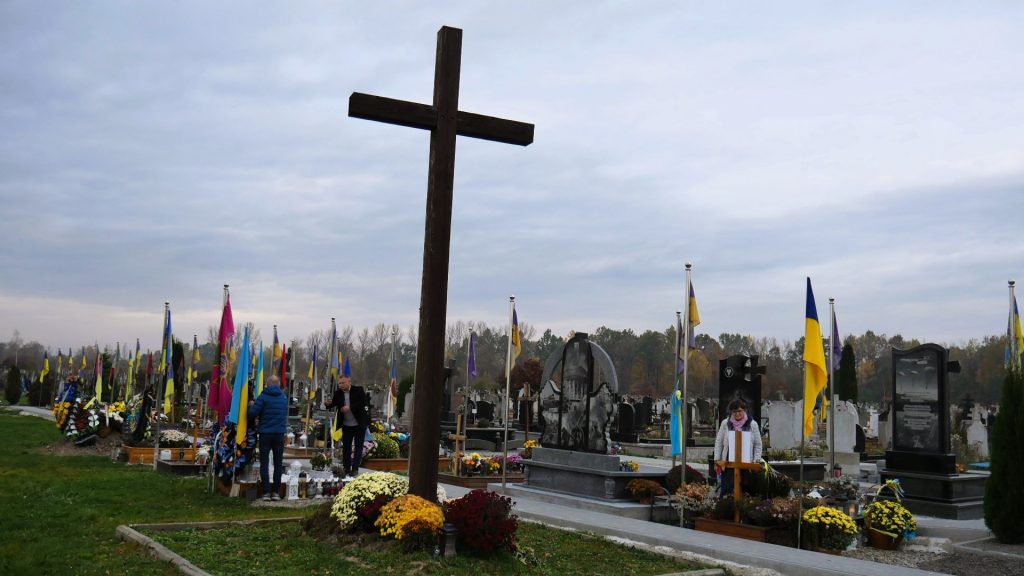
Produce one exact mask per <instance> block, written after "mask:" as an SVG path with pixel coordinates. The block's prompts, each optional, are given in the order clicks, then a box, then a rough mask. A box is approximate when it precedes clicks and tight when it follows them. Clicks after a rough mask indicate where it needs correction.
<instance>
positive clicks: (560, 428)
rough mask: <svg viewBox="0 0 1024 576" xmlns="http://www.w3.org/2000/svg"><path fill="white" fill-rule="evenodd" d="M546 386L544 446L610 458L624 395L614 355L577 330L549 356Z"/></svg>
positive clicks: (542, 409)
mask: <svg viewBox="0 0 1024 576" xmlns="http://www.w3.org/2000/svg"><path fill="white" fill-rule="evenodd" d="M542 382H544V385H543V388H542V389H541V394H540V403H541V416H542V418H543V433H542V435H541V444H542V445H544V446H545V447H551V448H560V449H566V450H580V451H586V452H597V453H601V454H606V453H607V452H608V450H609V448H610V445H611V425H612V421H613V419H614V417H615V409H616V405H615V399H614V394H615V393H616V392H617V391H618V381H617V380H616V377H615V367H614V366H613V365H612V362H611V358H610V357H609V356H608V353H607V352H605V351H604V349H602V348H601V347H600V346H598V345H597V344H595V343H594V342H591V341H590V340H588V339H587V335H586V334H584V333H582V332H577V333H576V334H575V335H574V336H573V337H572V338H571V339H570V340H569V341H568V342H567V343H566V344H565V346H563V347H562V348H561V349H560V350H558V351H556V352H555V353H554V354H552V356H551V357H550V358H548V361H547V363H546V364H545V366H544V372H543V377H542Z"/></svg>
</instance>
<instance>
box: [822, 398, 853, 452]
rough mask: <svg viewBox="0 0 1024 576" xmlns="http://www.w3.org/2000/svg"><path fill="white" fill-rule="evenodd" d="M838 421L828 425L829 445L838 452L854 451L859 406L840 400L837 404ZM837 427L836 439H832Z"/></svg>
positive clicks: (836, 414)
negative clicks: (833, 430)
mask: <svg viewBox="0 0 1024 576" xmlns="http://www.w3.org/2000/svg"><path fill="white" fill-rule="evenodd" d="M835 419H836V421H835V422H834V423H832V424H829V426H828V439H829V445H830V446H833V447H834V448H835V451H836V452H843V453H846V454H852V453H853V447H854V446H855V445H856V443H857V407H856V406H854V405H853V403H851V402H846V401H838V402H836V404H835ZM833 426H834V427H835V441H833V440H832V429H833Z"/></svg>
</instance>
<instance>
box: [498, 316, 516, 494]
mask: <svg viewBox="0 0 1024 576" xmlns="http://www.w3.org/2000/svg"><path fill="white" fill-rule="evenodd" d="M508 307H509V308H508V350H507V352H506V354H505V409H504V410H505V413H504V414H502V418H501V419H502V420H503V421H504V422H505V436H504V439H503V441H502V443H501V450H502V457H501V491H502V494H504V493H505V482H506V479H505V476H506V474H505V471H506V469H507V468H508V466H506V464H507V460H508V408H509V397H508V396H509V393H510V391H511V389H512V329H513V327H512V315H513V314H515V311H516V297H515V296H509V297H508Z"/></svg>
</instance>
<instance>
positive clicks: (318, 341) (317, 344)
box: [305, 328, 331, 366]
mask: <svg viewBox="0 0 1024 576" xmlns="http://www.w3.org/2000/svg"><path fill="white" fill-rule="evenodd" d="M330 341H331V334H330V331H329V330H327V329H326V328H325V329H323V330H314V331H312V332H310V333H309V336H306V350H305V352H306V365H307V366H309V361H310V360H311V359H312V358H313V350H314V349H316V351H317V353H318V354H319V355H320V358H323V357H324V354H326V351H327V344H328V343H329V342H330Z"/></svg>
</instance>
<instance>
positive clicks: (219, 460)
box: [213, 422, 256, 481]
mask: <svg viewBox="0 0 1024 576" xmlns="http://www.w3.org/2000/svg"><path fill="white" fill-rule="evenodd" d="M235 436H237V434H236V430H235V425H234V424H233V423H231V422H225V423H224V426H223V427H222V428H221V429H220V431H219V432H217V437H216V438H214V440H213V445H214V452H213V473H214V474H215V475H217V476H218V477H219V478H221V479H222V480H226V481H230V480H231V479H232V477H233V476H234V477H237V476H238V475H239V474H241V473H242V472H244V471H245V468H246V466H248V465H249V464H251V463H252V454H253V450H252V447H253V446H255V445H256V431H255V430H254V429H249V430H248V431H247V432H246V435H245V440H244V441H242V443H241V444H238V443H237V442H235Z"/></svg>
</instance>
